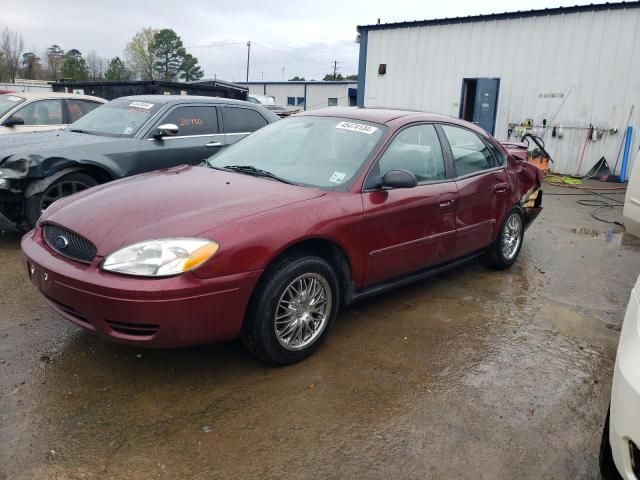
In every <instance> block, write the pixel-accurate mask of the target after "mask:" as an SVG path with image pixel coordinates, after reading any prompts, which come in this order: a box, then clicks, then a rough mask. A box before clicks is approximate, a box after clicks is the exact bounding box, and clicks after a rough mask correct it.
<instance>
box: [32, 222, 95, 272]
mask: <svg viewBox="0 0 640 480" xmlns="http://www.w3.org/2000/svg"><path fill="white" fill-rule="evenodd" d="M43 230H44V232H43V236H44V240H45V241H46V242H47V245H49V247H50V248H51V249H52V250H54V251H55V252H57V253H59V254H60V255H62V256H63V257H67V258H70V259H71V260H75V261H77V262H83V263H91V262H93V259H94V258H95V257H96V253H97V250H96V247H95V246H94V245H93V243H91V242H90V241H89V240H87V239H86V238H84V237H81V236H80V235H78V234H77V233H73V232H70V231H69V230H65V229H64V228H61V227H58V226H57V225H52V224H46V225H45V226H44V229H43Z"/></svg>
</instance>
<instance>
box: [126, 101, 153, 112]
mask: <svg viewBox="0 0 640 480" xmlns="http://www.w3.org/2000/svg"><path fill="white" fill-rule="evenodd" d="M129 106H130V107H133V108H142V109H143V110H149V109H151V108H153V103H147V102H131V103H130V104H129Z"/></svg>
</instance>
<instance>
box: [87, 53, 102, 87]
mask: <svg viewBox="0 0 640 480" xmlns="http://www.w3.org/2000/svg"><path fill="white" fill-rule="evenodd" d="M86 61H87V68H88V69H89V78H91V79H92V80H97V79H100V78H102V76H103V74H104V69H105V65H106V60H105V59H104V58H102V57H100V56H98V54H97V53H96V51H95V50H91V51H90V52H89V53H88V54H87V56H86Z"/></svg>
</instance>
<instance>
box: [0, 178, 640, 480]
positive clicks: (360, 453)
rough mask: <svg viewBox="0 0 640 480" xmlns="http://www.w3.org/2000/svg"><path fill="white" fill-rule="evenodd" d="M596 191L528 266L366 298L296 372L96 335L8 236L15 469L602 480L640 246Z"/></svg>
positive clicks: (4, 394) (556, 199)
mask: <svg viewBox="0 0 640 480" xmlns="http://www.w3.org/2000/svg"><path fill="white" fill-rule="evenodd" d="M547 191H549V192H551V191H553V192H560V193H562V194H566V193H574V192H572V191H569V190H562V191H561V190H560V189H555V190H554V189H551V188H547ZM579 198H585V197H577V196H573V195H563V196H554V195H548V196H546V197H545V201H544V204H545V211H544V212H543V213H542V215H541V217H540V218H539V219H538V221H537V222H536V223H535V224H534V226H532V227H531V229H530V230H529V231H528V232H527V235H526V239H525V246H524V249H523V251H522V254H521V256H520V259H519V261H518V263H517V264H516V265H515V266H514V267H513V268H512V269H511V270H509V271H507V272H493V271H487V270H485V269H483V268H482V267H481V266H479V265H478V264H475V263H474V264H470V265H467V266H465V267H463V268H459V269H457V270H454V271H452V272H450V273H447V274H444V275H441V276H439V277H436V278H433V279H431V280H429V281H425V282H422V283H419V284H416V285H413V286H411V287H408V288H404V289H402V290H401V291H396V292H392V293H389V294H386V295H383V296H380V297H378V298H375V299H373V300H368V301H366V302H364V303H361V304H357V305H354V306H353V307H351V308H350V309H349V310H347V311H345V312H343V313H342V314H341V315H340V317H339V319H338V323H337V325H336V328H335V329H334V331H333V332H332V335H331V336H330V337H329V339H328V341H327V343H326V344H325V346H324V347H323V348H322V349H321V350H320V351H319V352H318V353H317V354H316V355H315V356H313V357H312V358H310V359H309V360H307V361H305V362H303V363H300V364H298V365H294V366H291V367H287V368H271V367H268V366H265V365H264V364H261V363H260V362H258V361H256V360H254V359H253V358H252V357H250V356H249V355H248V354H247V353H246V352H245V351H244V350H243V348H242V347H241V346H240V345H239V344H237V343H230V344H224V345H213V346H208V347H199V348H192V349H182V350H172V351H151V350H140V349H135V348H131V347H126V346H120V345H115V344H111V343H107V342H106V341H103V340H100V339H98V338H95V337H94V336H93V335H91V334H90V333H87V332H84V331H82V330H79V329H78V328H76V327H74V326H73V325H71V324H68V323H67V322H66V321H64V320H63V319H61V318H60V317H58V316H57V315H56V314H54V313H53V312H51V311H50V310H49V309H48V308H47V307H46V306H45V304H44V302H43V301H42V299H41V298H40V297H39V295H38V294H37V292H36V291H35V290H34V289H33V288H32V287H31V286H30V285H29V283H28V281H27V279H26V274H25V272H24V271H23V267H22V265H21V261H20V251H19V247H18V238H17V237H15V236H8V235H4V236H0V292H2V296H1V297H0V478H2V479H12V480H14V479H65V480H66V479H80V478H84V479H93V478H99V479H128V480H130V479H143V478H144V479H147V478H171V479H178V478H195V479H205V478H206V479H215V478H243V479H244V478H284V477H287V476H288V477H290V478H296V479H306V478H314V479H316V478H336V479H338V478H363V479H364V478H366V479H370V478H394V479H404V478H412V479H413V478H415V479H418V478H487V479H489V478H535V479H538V478H554V479H561V478H567V479H569V478H571V479H574V478H598V474H597V454H598V445H599V441H600V432H601V428H602V422H603V419H604V416H605V412H606V409H607V404H608V401H609V399H608V397H609V392H610V381H611V373H612V369H613V361H614V355H615V349H616V343H617V337H618V331H619V326H620V322H621V321H622V318H623V313H624V308H625V306H626V303H627V301H628V295H629V292H630V290H631V288H632V286H633V283H634V282H635V279H636V277H637V275H638V273H640V255H638V252H639V251H640V247H639V246H638V244H637V243H636V242H634V241H633V239H632V238H631V237H623V238H621V237H620V236H616V235H614V236H613V239H612V240H613V241H612V242H607V240H606V237H607V235H606V233H607V230H608V229H609V227H610V226H609V225H607V224H604V223H599V222H597V221H595V220H593V219H592V218H591V217H590V216H589V213H590V212H591V211H592V210H593V207H586V206H581V205H577V204H576V203H575V201H576V200H577V199H579ZM591 198H593V197H591ZM617 198H622V197H621V196H618V197H617ZM620 210H621V209H619V208H618V209H616V211H617V213H618V214H619V213H620ZM605 214H606V215H610V216H611V215H612V214H611V213H607V212H605V213H603V215H605ZM613 217H615V215H613ZM618 217H619V215H618ZM620 240H622V245H620V244H619V243H620Z"/></svg>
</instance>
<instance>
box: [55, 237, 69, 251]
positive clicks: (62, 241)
mask: <svg viewBox="0 0 640 480" xmlns="http://www.w3.org/2000/svg"><path fill="white" fill-rule="evenodd" d="M53 246H54V247H56V248H57V249H58V250H64V249H65V248H67V247H68V246H69V240H67V238H66V237H63V236H62V235H58V236H57V237H56V239H55V240H54V241H53Z"/></svg>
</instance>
